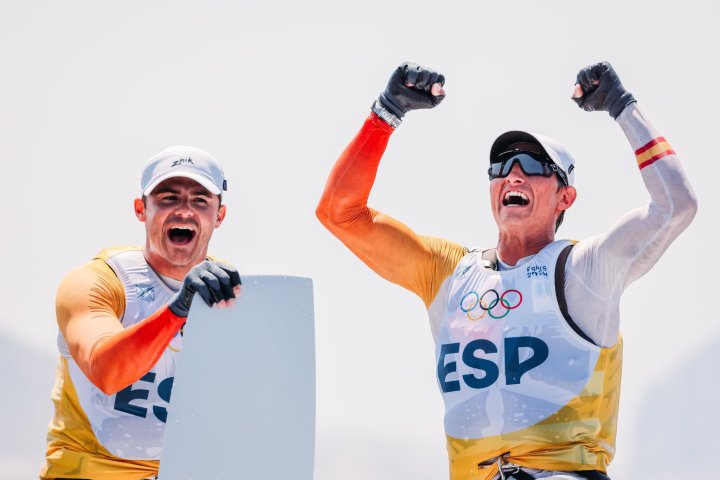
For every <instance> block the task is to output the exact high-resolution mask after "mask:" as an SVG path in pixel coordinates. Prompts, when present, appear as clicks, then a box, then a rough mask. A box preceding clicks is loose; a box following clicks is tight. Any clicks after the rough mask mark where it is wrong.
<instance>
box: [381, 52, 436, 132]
mask: <svg viewBox="0 0 720 480" xmlns="http://www.w3.org/2000/svg"><path fill="white" fill-rule="evenodd" d="M436 83H439V84H440V85H445V77H444V76H443V75H442V74H440V73H438V72H436V71H434V70H431V69H429V68H425V67H423V66H420V65H418V64H416V63H408V62H405V63H403V64H402V65H400V66H399V67H398V68H396V69H395V71H394V72H393V74H392V76H391V77H390V80H389V81H388V84H387V87H385V91H384V92H382V93H381V94H380V97H379V98H378V101H379V102H380V103H381V104H382V106H383V107H385V108H387V109H388V110H390V111H391V112H392V113H394V114H395V116H397V117H398V118H402V117H403V116H404V115H405V112H408V111H410V110H417V109H420V108H433V107H434V106H436V105H438V104H439V103H440V102H442V100H443V98H445V92H443V91H442V90H441V91H440V94H439V95H433V94H432V86H433V85H434V84H436Z"/></svg>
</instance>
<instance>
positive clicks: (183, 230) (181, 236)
mask: <svg viewBox="0 0 720 480" xmlns="http://www.w3.org/2000/svg"><path fill="white" fill-rule="evenodd" d="M168 238H169V239H170V241H171V242H172V243H173V244H175V245H187V244H188V243H190V242H191V241H192V239H193V238H195V230H194V229H193V228H192V227H172V228H171V229H170V230H168Z"/></svg>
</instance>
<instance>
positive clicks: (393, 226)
mask: <svg viewBox="0 0 720 480" xmlns="http://www.w3.org/2000/svg"><path fill="white" fill-rule="evenodd" d="M392 132H393V128H392V127H391V126H390V125H388V124H387V123H385V122H384V121H383V120H381V119H380V118H378V117H377V116H376V115H375V114H374V113H372V114H370V116H369V117H368V118H367V120H366V121H365V123H364V124H363V126H362V128H361V129H360V132H358V134H357V135H356V136H355V138H353V139H352V141H351V142H350V144H349V145H348V146H347V147H346V148H345V150H344V151H343V153H342V154H341V155H340V158H338V160H337V162H336V163H335V166H334V167H333V169H332V172H331V173H330V177H329V178H328V181H327V184H326V185H325V190H324V192H323V195H322V198H321V199H320V203H319V204H318V207H317V210H316V213H317V216H318V219H319V220H320V222H322V224H323V225H325V227H326V228H327V229H328V230H330V231H331V232H332V233H333V234H334V235H335V236H336V237H338V238H339V239H340V241H342V242H343V243H344V244H345V245H346V246H347V247H348V248H349V249H350V250H352V252H353V253H355V255H357V256H358V257H359V258H360V260H362V261H363V262H365V264H367V265H368V266H369V267H370V268H371V269H373V270H374V271H375V272H376V273H378V274H379V275H380V276H382V277H383V278H385V279H387V280H389V281H391V282H393V283H396V284H398V285H400V286H402V287H404V288H406V289H408V290H410V291H412V292H414V293H416V294H417V295H418V296H420V298H422V299H423V301H424V302H425V305H426V306H428V305H429V304H430V303H431V302H432V300H433V298H434V296H435V295H436V293H437V291H438V290H439V288H440V284H441V283H442V280H443V279H444V278H446V277H447V276H448V275H450V274H452V271H453V270H454V268H455V266H456V265H457V263H458V262H459V261H460V259H461V258H462V257H463V256H464V255H465V253H467V249H466V248H464V247H462V246H460V245H458V244H456V243H452V242H449V241H447V240H442V239H438V238H433V237H425V236H420V235H418V234H416V233H415V232H414V231H412V230H411V229H410V228H409V227H408V226H407V225H405V224H403V223H402V222H400V221H398V220H395V219H394V218H392V217H390V216H388V215H386V214H384V213H382V212H380V211H378V210H375V209H372V208H369V207H368V206H367V201H368V197H369V196H370V190H371V189H372V186H373V183H374V182H375V177H376V175H377V169H378V165H379V164H380V159H381V158H382V155H383V153H384V152H385V148H386V147H387V144H388V141H389V139H390V135H391V133H392Z"/></svg>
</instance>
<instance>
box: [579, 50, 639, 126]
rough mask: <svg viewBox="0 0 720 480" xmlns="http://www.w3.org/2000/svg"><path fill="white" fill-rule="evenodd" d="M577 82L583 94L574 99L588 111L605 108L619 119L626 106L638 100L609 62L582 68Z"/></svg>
mask: <svg viewBox="0 0 720 480" xmlns="http://www.w3.org/2000/svg"><path fill="white" fill-rule="evenodd" d="M577 83H578V85H580V87H582V90H583V96H582V97H577V98H573V100H575V102H576V103H577V104H578V105H579V106H580V108H582V109H583V110H585V111H587V112H592V111H594V110H604V111H606V112H608V113H609V114H610V116H611V117H613V118H614V119H617V117H618V116H619V115H620V114H621V113H622V111H623V110H625V107H627V106H628V105H630V104H631V103H635V102H636V100H635V97H633V96H632V94H631V93H630V92H628V91H627V90H625V87H623V85H622V83H620V78H619V77H618V76H617V73H615V70H614V69H613V68H612V65H610V64H609V63H608V62H601V63H596V64H595V65H590V66H587V67H585V68H583V69H582V70H580V72H578V74H577Z"/></svg>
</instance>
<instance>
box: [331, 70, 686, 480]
mask: <svg viewBox="0 0 720 480" xmlns="http://www.w3.org/2000/svg"><path fill="white" fill-rule="evenodd" d="M443 85H444V77H443V76H442V75H440V74H439V73H437V72H434V71H432V70H430V69H427V68H424V67H421V66H419V65H416V64H408V63H405V64H402V65H400V67H398V69H397V70H396V71H395V72H394V73H393V75H392V76H391V78H390V81H389V83H388V85H387V87H386V89H385V91H384V92H383V93H382V94H381V95H380V97H379V99H378V100H377V102H375V104H374V105H373V107H372V113H371V114H370V116H369V117H368V119H367V120H366V121H365V124H364V125H363V127H362V129H361V130H360V132H359V133H358V134H357V136H356V137H355V138H354V139H353V140H352V141H351V143H350V145H348V147H347V148H346V149H345V151H344V152H343V153H342V155H341V156H340V158H339V159H338V161H337V163H336V164H335V167H334V168H333V171H332V173H331V174H330V178H329V179H328V182H327V185H326V187H325V191H324V193H323V196H322V198H321V200H320V204H319V205H318V208H317V215H318V218H319V219H320V221H321V222H322V223H323V224H324V225H325V226H326V227H327V228H328V229H329V230H330V231H331V232H332V233H333V234H335V235H336V236H337V237H338V238H339V239H340V240H341V241H342V242H343V243H344V244H345V245H347V246H348V247H349V248H350V249H351V250H352V251H353V252H354V253H355V254H356V255H357V256H358V257H359V258H360V259H361V260H362V261H363V262H365V263H366V264H367V265H368V266H369V267H370V268H372V269H373V270H374V271H375V272H377V273H378V274H380V275H381V276H383V277H384V278H386V279H387V280H390V281H391V282H394V283H397V284H399V285H401V286H403V287H405V288H407V289H409V290H411V291H412V292H414V293H416V294H417V295H418V296H419V297H420V298H421V299H422V300H423V302H424V303H425V305H426V307H427V309H428V315H429V318H430V324H431V330H432V333H433V337H434V340H435V345H436V349H435V352H436V364H437V371H436V374H437V381H438V384H439V387H440V390H441V394H442V396H443V400H444V402H445V432H446V437H447V448H448V454H449V459H450V478H451V479H453V480H470V479H472V480H491V479H499V478H501V479H505V478H513V479H516V480H527V479H533V478H547V479H558V480H559V479H580V478H589V479H607V478H608V477H607V476H606V474H607V466H608V464H609V463H610V461H611V460H612V458H613V456H614V453H615V435H616V425H617V413H618V401H619V391H620V371H621V360H622V340H621V338H620V335H619V308H618V306H619V301H620V296H621V294H622V292H623V291H624V289H625V288H626V287H627V286H628V285H629V284H630V283H631V282H633V281H634V280H636V279H638V278H639V277H640V276H642V275H643V274H644V273H646V272H647V271H648V270H649V269H650V268H651V267H652V266H653V265H654V264H655V262H656V261H657V260H658V259H659V258H660V256H661V255H662V253H663V252H664V251H665V250H666V249H667V247H668V246H669V244H670V243H671V242H672V241H673V240H674V239H675V238H676V237H677V236H678V235H679V234H680V232H681V231H682V230H684V229H685V227H687V225H688V224H689V223H690V221H691V220H692V218H693V217H694V215H695V211H696V208H697V206H696V200H695V196H694V193H693V191H692V189H691V187H690V186H689V184H688V181H687V179H686V177H685V174H684V172H683V169H682V166H681V165H680V162H679V160H678V158H677V156H676V155H675V152H674V151H673V150H672V148H670V146H669V144H668V143H667V142H666V141H665V139H664V138H663V137H661V136H659V135H658V133H657V132H656V131H655V130H654V129H653V127H652V126H651V125H650V124H649V123H648V122H647V120H646V119H645V118H644V116H643V115H642V114H641V113H640V110H639V109H638V108H637V104H636V101H635V99H634V98H633V96H632V95H631V94H630V93H629V92H628V91H627V90H625V88H624V87H623V86H622V84H621V83H620V80H619V79H618V77H617V75H616V74H615V71H614V70H613V69H612V67H611V66H610V65H609V64H608V63H605V62H603V63H598V64H595V65H591V66H588V67H586V68H584V69H582V70H581V71H580V73H579V74H578V76H577V85H576V90H575V92H574V95H573V97H574V100H575V101H576V102H577V103H578V105H579V106H580V107H581V108H583V109H585V110H588V111H591V110H602V111H607V112H608V113H609V114H610V115H611V116H612V117H613V118H614V119H615V120H616V121H617V123H618V124H619V125H620V127H621V128H622V129H623V131H624V133H625V135H626V136H627V138H628V140H629V142H630V144H631V146H632V148H633V150H634V151H635V156H636V159H637V163H638V166H639V167H640V173H641V176H642V179H643V181H644V183H645V186H646V188H647V191H648V192H649V194H650V197H651V202H650V203H649V204H648V205H646V206H644V207H642V208H639V209H636V210H633V211H631V212H629V213H628V214H626V215H625V216H624V217H623V218H622V219H621V220H620V221H619V222H618V223H617V224H615V225H614V226H613V227H612V228H611V229H610V230H609V231H608V232H606V233H604V234H602V235H597V236H595V237H591V238H588V239H585V240H581V241H579V242H572V241H568V240H556V239H555V233H556V230H557V228H558V227H559V226H560V223H561V222H562V218H563V216H564V213H565V211H566V210H567V209H568V208H570V206H571V205H572V204H573V202H574V200H575V197H576V191H575V187H574V186H573V184H574V177H575V161H574V160H573V158H572V157H571V156H570V154H569V153H568V151H567V150H566V149H565V148H564V147H563V146H562V145H560V144H559V143H558V142H556V141H555V140H552V139H550V138H548V137H545V136H542V135H539V134H534V133H529V132H522V131H512V132H507V133H504V134H502V135H500V136H499V137H498V138H497V140H495V142H494V143H493V145H492V148H491V150H490V168H489V169H488V174H489V178H490V204H491V209H492V213H493V216H494V218H495V222H496V223H497V226H498V230H499V235H498V240H497V245H496V247H495V248H485V249H481V248H478V249H474V248H467V247H465V246H462V245H459V244H457V243H453V242H450V241H447V240H442V239H439V238H435V237H428V236H423V235H418V234H416V233H415V232H413V231H412V230H411V229H410V228H409V227H407V226H406V225H404V224H402V223H401V222H399V221H397V220H395V219H393V218H391V217H389V216H388V215H386V214H384V213H382V212H379V211H377V210H375V209H372V208H369V207H368V206H367V200H368V197H369V194H370V190H371V188H372V185H373V182H374V180H375V176H376V173H377V168H378V165H379V162H380V159H381V157H382V155H383V153H384V150H385V148H386V146H387V143H388V141H389V138H390V136H391V134H392V133H393V131H394V130H395V129H396V128H397V127H398V126H399V125H400V123H401V121H402V117H403V116H404V114H405V113H406V112H407V111H410V110H415V109H419V108H432V107H434V106H436V105H437V104H439V103H440V101H442V99H443V98H444V96H445V92H444V90H443Z"/></svg>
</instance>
